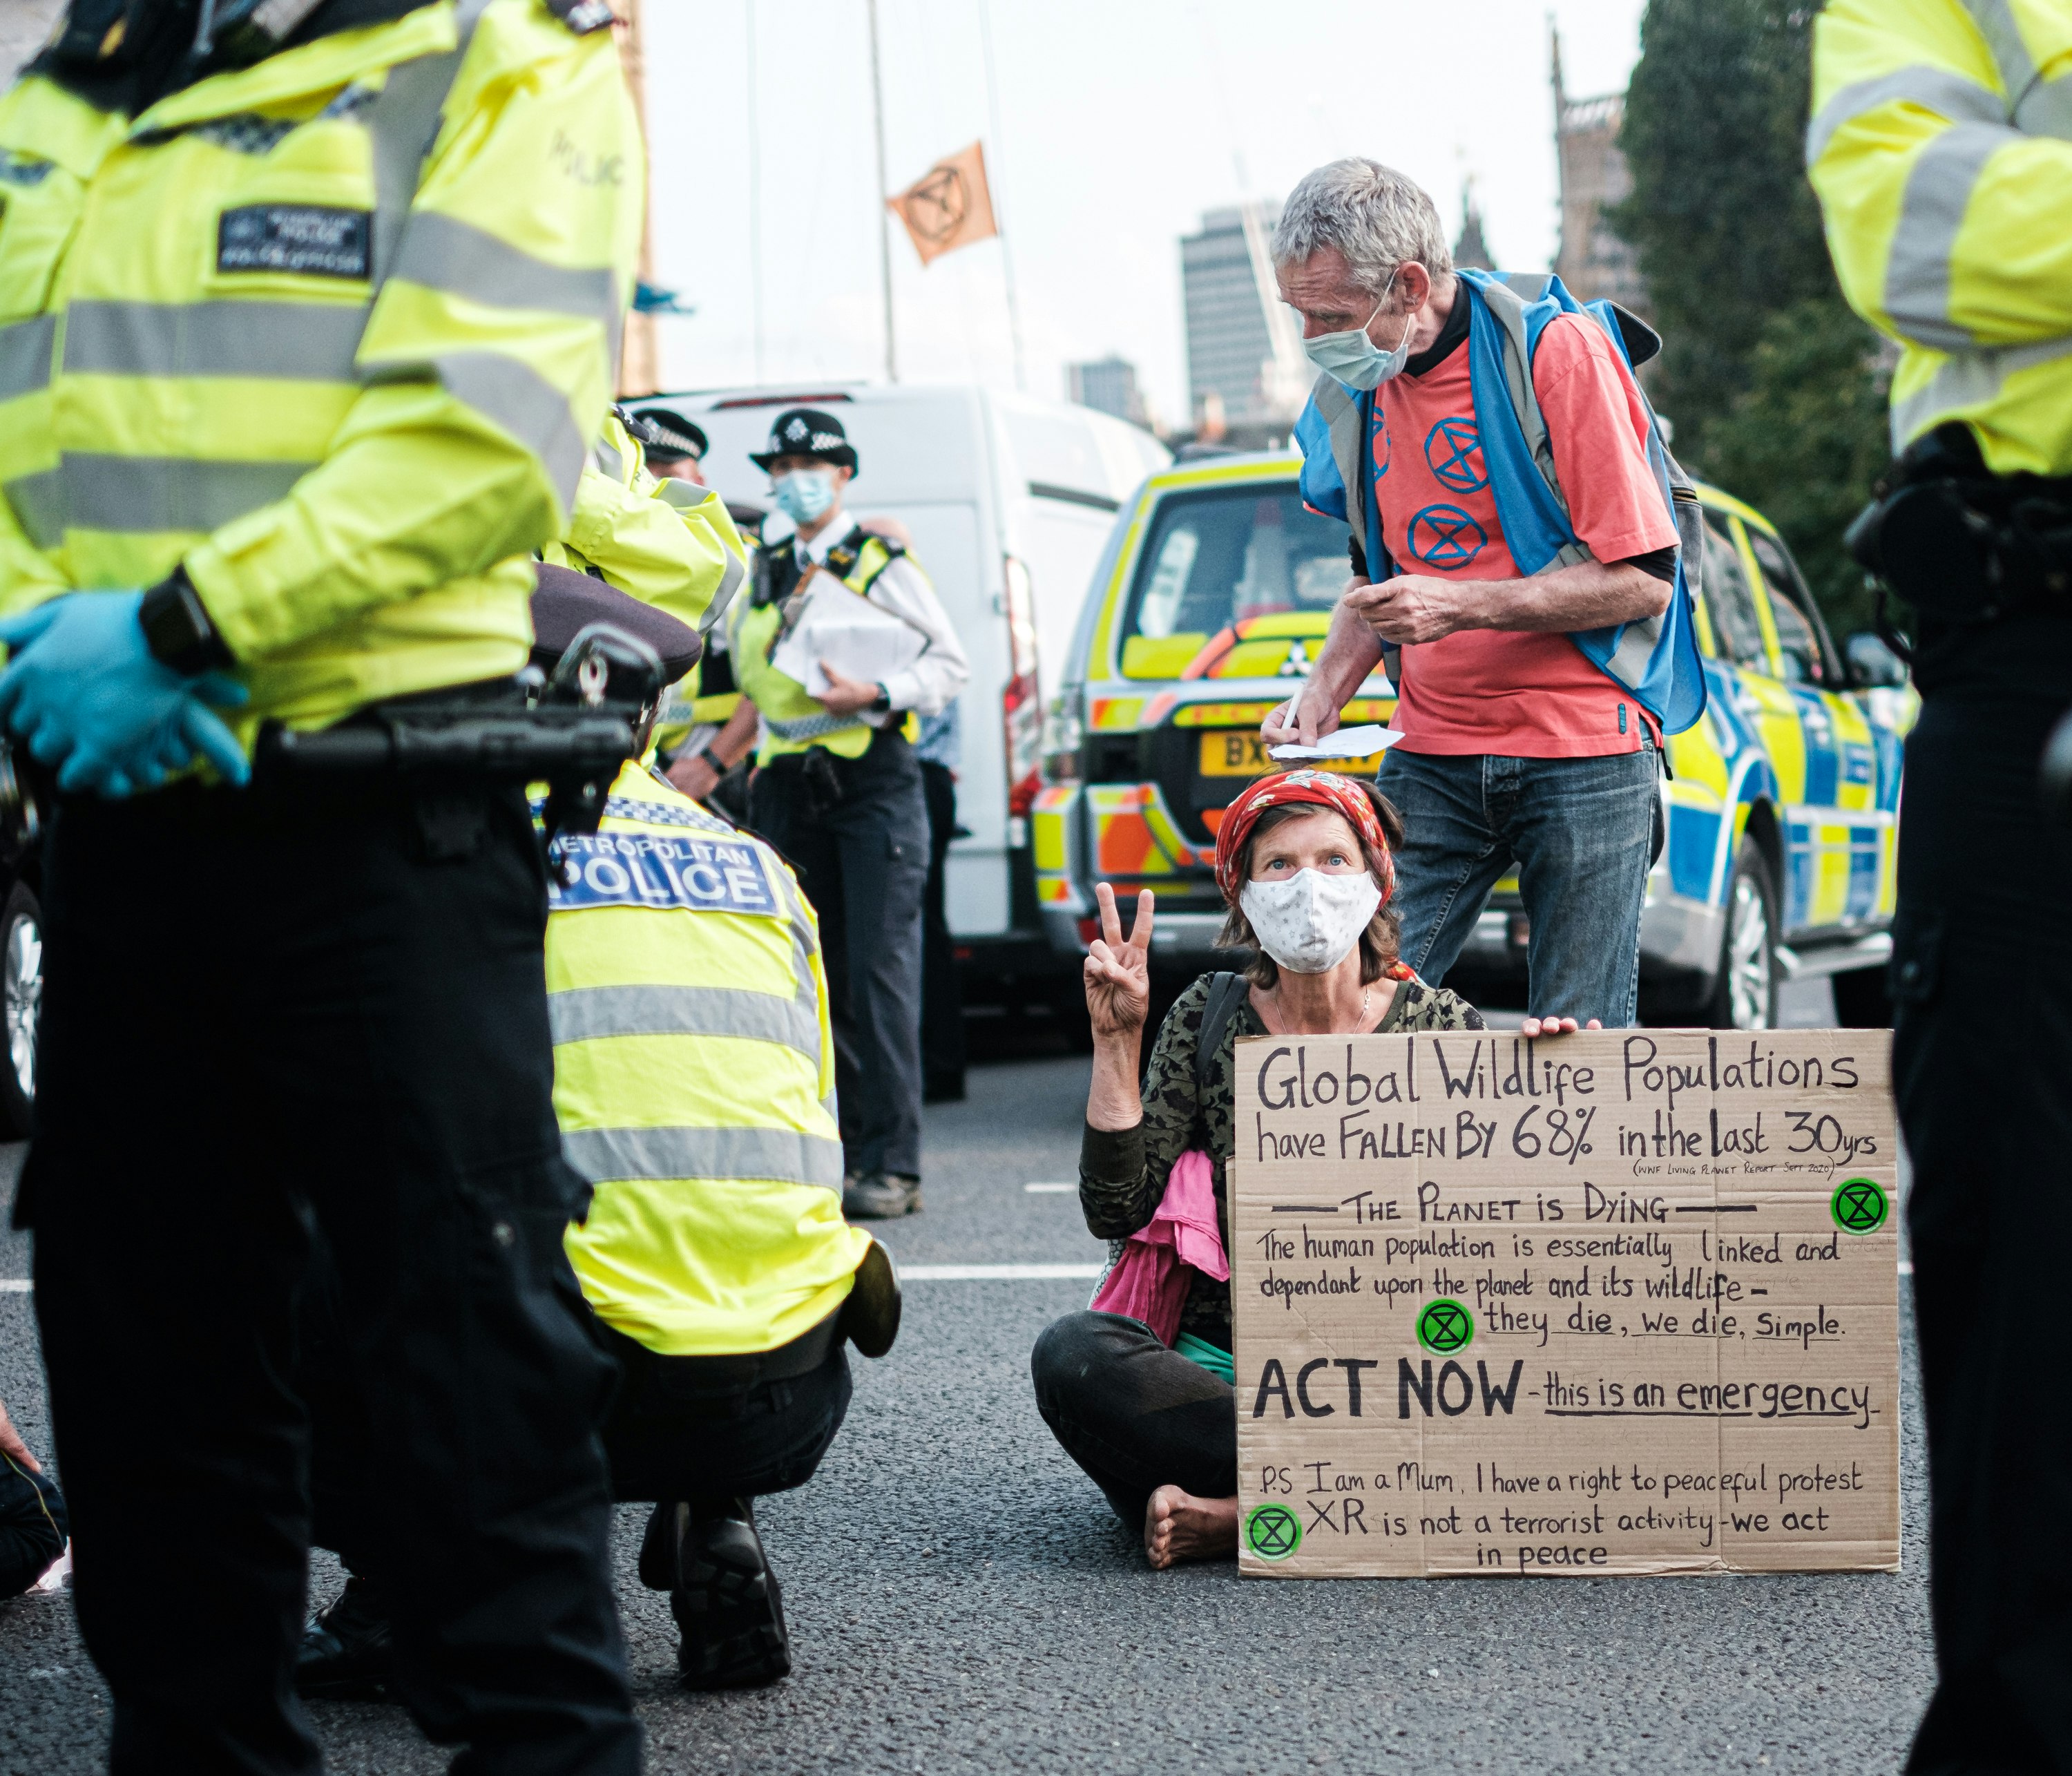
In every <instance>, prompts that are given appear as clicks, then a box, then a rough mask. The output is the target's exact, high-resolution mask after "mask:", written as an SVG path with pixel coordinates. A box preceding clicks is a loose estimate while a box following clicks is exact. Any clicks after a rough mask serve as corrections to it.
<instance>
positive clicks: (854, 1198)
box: [842, 1172, 921, 1221]
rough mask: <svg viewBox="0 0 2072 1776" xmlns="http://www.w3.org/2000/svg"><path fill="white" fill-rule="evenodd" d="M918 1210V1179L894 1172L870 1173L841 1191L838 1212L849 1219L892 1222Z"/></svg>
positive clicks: (919, 1206) (919, 1193)
mask: <svg viewBox="0 0 2072 1776" xmlns="http://www.w3.org/2000/svg"><path fill="white" fill-rule="evenodd" d="M920 1212H921V1181H920V1179H919V1178H908V1177H906V1176H904V1175H902V1174H900V1173H898V1172H873V1173H872V1174H870V1176H869V1177H867V1178H858V1179H857V1181H856V1182H854V1183H853V1184H852V1185H850V1186H849V1187H848V1188H847V1189H846V1190H844V1191H843V1192H842V1213H843V1214H844V1215H847V1216H848V1217H849V1219H850V1220H852V1221H892V1220H896V1219H898V1217H899V1216H901V1215H919V1213H920Z"/></svg>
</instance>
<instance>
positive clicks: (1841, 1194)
mask: <svg viewBox="0 0 2072 1776" xmlns="http://www.w3.org/2000/svg"><path fill="white" fill-rule="evenodd" d="M1827 1210H1828V1212H1829V1213H1830V1214H1831V1215H1833V1216H1834V1218H1835V1225H1836V1227H1840V1229H1841V1230H1842V1231H1843V1232H1844V1233H1876V1232H1877V1230H1878V1229H1879V1228H1880V1227H1883V1226H1884V1225H1885V1217H1886V1216H1887V1215H1889V1214H1891V1212H1892V1204H1891V1202H1890V1201H1889V1199H1888V1198H1887V1197H1886V1195H1885V1192H1884V1191H1883V1190H1881V1189H1880V1188H1879V1187H1878V1186H1877V1184H1876V1183H1875V1182H1873V1180H1871V1179H1869V1178H1845V1179H1844V1181H1843V1182H1841V1183H1840V1184H1838V1185H1836V1186H1835V1194H1833V1195H1832V1196H1831V1197H1830V1198H1828V1199H1827Z"/></svg>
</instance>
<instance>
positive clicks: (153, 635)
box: [137, 567, 237, 678]
mask: <svg viewBox="0 0 2072 1776" xmlns="http://www.w3.org/2000/svg"><path fill="white" fill-rule="evenodd" d="M137 620H138V623H141V624H142V626H143V630H144V645H145V646H146V648H149V649H150V651H151V657H152V658H153V659H154V660H158V661H159V662H160V663H162V664H164V665H167V666H170V667H171V668H172V669H173V670H174V671H175V672H184V673H185V674H187V676H188V677H190V678H199V676H201V675H202V674H203V672H216V671H220V670H221V669H222V668H225V667H230V666H235V665H236V664H237V656H236V655H235V654H233V653H232V652H231V651H230V649H229V648H228V645H226V643H224V639H223V637H222V636H221V635H219V634H217V633H216V625H215V623H212V622H211V621H210V620H209V615H208V607H207V606H205V605H203V602H201V594H199V593H198V592H196V591H195V589H194V582H192V581H191V580H190V579H189V578H187V569H186V568H185V567H176V568H175V569H173V570H172V572H171V573H170V574H167V575H166V577H165V578H163V579H162V580H161V581H159V582H158V584H157V585H156V586H153V587H152V588H151V589H150V591H148V592H146V594H144V602H143V603H142V605H141V606H139V607H138V611H137Z"/></svg>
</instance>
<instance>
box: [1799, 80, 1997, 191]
mask: <svg viewBox="0 0 2072 1776" xmlns="http://www.w3.org/2000/svg"><path fill="white" fill-rule="evenodd" d="M1894 99H1904V100H1905V101H1907V102H1908V103H1909V104H1911V105H1919V106H1920V107H1921V108H1922V110H1924V111H1933V112H1934V113H1936V114H1937V115H1938V116H1940V117H1947V118H1948V119H1949V120H1950V121H1951V122H1952V123H2004V122H2006V121H2007V112H2006V110H2005V109H2004V106H2003V105H2001V103H2000V94H1999V93H1996V92H1994V91H1993V90H1992V88H1990V87H1985V86H1981V85H1979V83H1978V82H1977V81H1976V80H1967V79H1966V78H1965V77H1964V76H1963V75H1961V74H1958V73H1954V72H1951V70H1950V69H1948V68H1929V67H1926V66H1923V65H1922V64H1915V65H1914V66H1913V67H1911V68H1895V69H1893V72H1891V73H1889V74H1881V75H1880V76H1878V77H1877V79H1876V80H1859V81H1857V82H1856V84H1855V85H1854V86H1845V87H1844V88H1842V90H1841V91H1840V92H1839V93H1836V95H1835V96H1834V97H1832V98H1831V99H1830V100H1828V101H1827V103H1826V104H1825V105H1822V106H1821V107H1820V114H1819V116H1818V117H1815V118H1814V120H1813V121H1811V123H1809V124H1807V126H1806V170H1807V171H1808V172H1811V171H1812V170H1813V166H1814V163H1815V162H1816V161H1818V160H1819V158H1820V157H1821V155H1823V154H1825V153H1827V144H1828V143H1829V142H1832V141H1833V140H1834V139H1835V133H1836V131H1837V130H1838V129H1840V128H1841V127H1842V126H1843V125H1844V124H1846V123H1850V122H1853V121H1855V120H1856V118H1858V117H1864V116H1867V115H1868V113H1871V112H1873V111H1875V110H1877V108H1878V107H1879V106H1880V105H1889V104H1890V103H1891V102H1892V101H1893V100H1894Z"/></svg>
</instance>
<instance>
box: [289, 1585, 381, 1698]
mask: <svg viewBox="0 0 2072 1776" xmlns="http://www.w3.org/2000/svg"><path fill="white" fill-rule="evenodd" d="M395 1660H396V1650H395V1645H394V1642H393V1637H392V1635H391V1634H390V1630H389V1609H388V1599H387V1597H385V1596H384V1593H383V1592H382V1589H381V1585H380V1581H378V1580H375V1579H362V1578H356V1577H348V1578H347V1580H346V1581H345V1589H344V1590H343V1592H342V1593H340V1594H339V1598H338V1601H336V1602H335V1603H333V1604H332V1605H331V1607H330V1608H329V1609H321V1610H319V1611H318V1612H317V1614H315V1615H314V1616H312V1617H310V1619H309V1622H308V1623H307V1624H306V1626H304V1628H303V1630H302V1646H300V1648H298V1650H297V1651H296V1654H295V1688H296V1689H297V1690H298V1692H300V1693H301V1694H302V1695H304V1696H323V1697H328V1698H330V1699H331V1700H339V1699H342V1698H348V1697H354V1696H380V1695H381V1694H382V1693H383V1692H384V1690H385V1689H386V1688H387V1686H388V1683H389V1676H390V1674H391V1673H392V1672H393V1670H394V1668H395Z"/></svg>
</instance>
